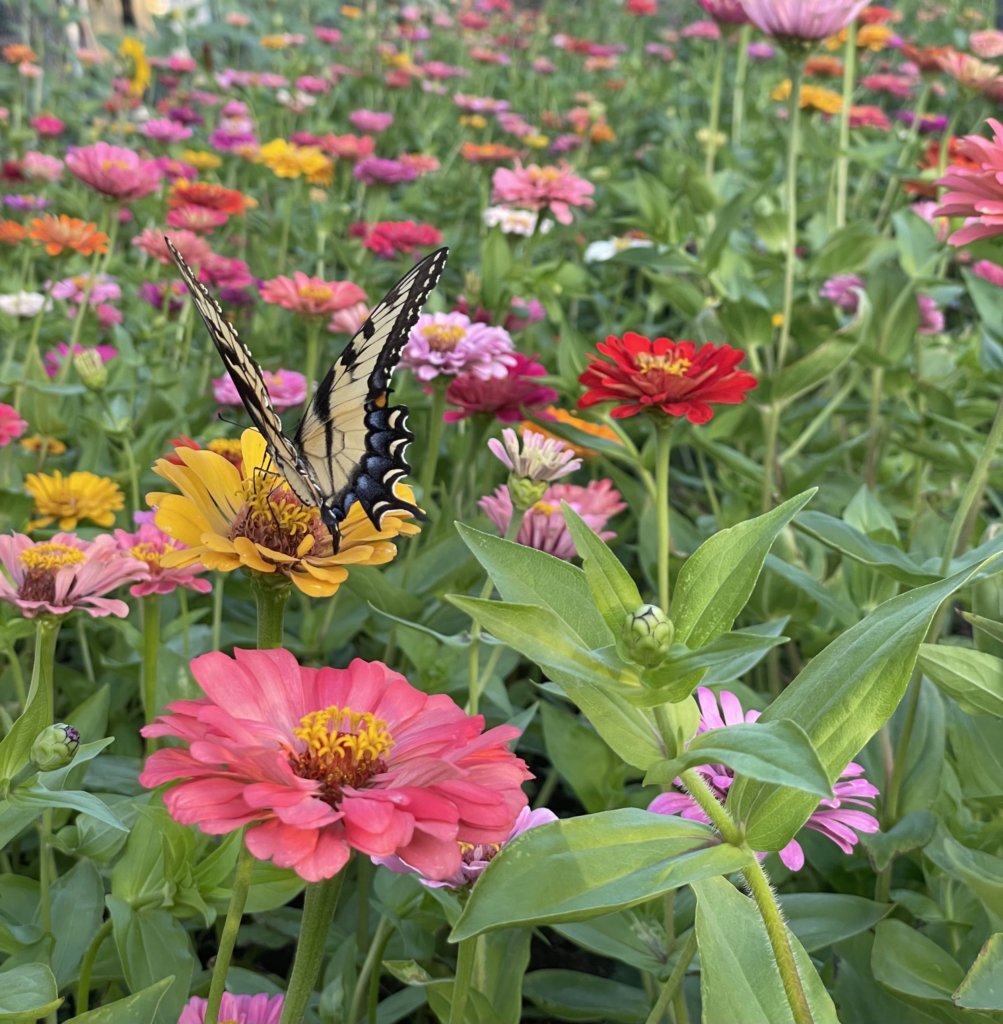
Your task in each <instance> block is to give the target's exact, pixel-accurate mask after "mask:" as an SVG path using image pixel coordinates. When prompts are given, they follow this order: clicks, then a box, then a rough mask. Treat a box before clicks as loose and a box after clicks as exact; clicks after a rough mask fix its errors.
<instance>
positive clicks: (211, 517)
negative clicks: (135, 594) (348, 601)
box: [146, 430, 419, 597]
mask: <svg viewBox="0 0 1003 1024" xmlns="http://www.w3.org/2000/svg"><path fill="white" fill-rule="evenodd" d="M176 454H177V456H178V458H179V459H180V460H181V465H175V464H172V463H171V462H169V461H168V460H167V459H158V460H157V463H156V465H154V467H153V471H154V472H155V473H156V474H157V475H158V476H161V477H163V478H164V479H165V480H168V481H170V482H171V483H172V484H174V485H175V487H177V488H178V490H179V491H181V494H164V493H160V492H156V493H153V494H148V495H147V496H146V501H147V504H149V505H151V506H155V507H156V508H157V517H156V523H157V526H159V527H160V528H161V529H162V530H163V531H164V532H165V533H167V534H169V535H170V536H171V537H173V538H174V539H175V540H179V541H181V543H182V544H187V545H188V548H187V549H185V550H181V551H174V552H171V554H169V555H164V557H163V559H162V560H161V564H162V565H163V566H165V567H166V568H178V567H184V566H188V565H193V564H195V563H196V562H199V561H200V562H201V563H202V564H203V565H204V566H205V567H206V568H207V569H219V570H220V571H221V572H232V571H233V570H234V569H239V568H241V567H247V568H249V569H255V570H256V571H258V572H263V573H276V572H278V573H281V574H282V575H284V576H288V577H289V578H290V579H291V580H292V582H293V583H295V584H296V586H297V587H298V588H299V589H300V590H301V591H303V593H305V594H308V595H309V596H311V597H330V596H331V595H332V594H333V593H335V591H336V590H337V589H338V587H339V586H341V584H342V583H343V582H344V581H345V579H346V578H347V577H348V569H347V568H346V567H347V566H351V565H382V564H384V563H385V562H389V561H391V560H392V559H393V557H394V555H395V554H396V553H397V549H396V547H395V545H394V544H392V543H391V541H392V539H393V538H394V537H396V536H397V535H398V534H403V535H404V536H411V535H413V534H415V533H418V532H419V528H418V526H417V525H415V524H414V523H409V522H406V521H405V516H404V514H403V513H399V512H391V513H389V514H388V515H386V516H385V517H384V519H383V529H382V530H380V531H377V530H376V529H374V528H373V525H372V523H370V521H369V518H368V517H367V516H366V514H365V512H364V511H363V510H362V506H361V505H360V504H359V503H358V502H356V503H355V504H354V505H352V507H351V508H350V509H349V512H348V515H347V516H346V518H345V520H344V522H343V523H342V524H341V546H340V548H339V550H338V551H337V553H335V552H334V551H333V545H332V541H331V534H330V533H329V532H328V529H327V527H326V526H324V525H323V523H322V522H321V520H320V513H319V512H318V511H317V509H315V508H308V507H307V506H305V505H303V504H302V503H301V502H300V501H299V500H298V499H297V498H296V496H295V495H294V494H293V493H292V491H290V490H289V487H288V485H286V484H285V483H284V482H281V483H279V482H278V481H277V480H276V474H275V472H274V470H273V469H272V467H271V460H270V459H269V457H268V454H267V452H266V450H265V439H264V438H263V437H262V436H261V435H260V434H259V433H258V432H257V431H256V430H245V431H244V433H243V435H242V436H241V454H242V460H241V468H240V469H238V468H237V467H236V466H234V464H233V463H232V462H231V461H230V460H229V459H227V458H225V457H224V456H223V455H218V454H216V453H215V452H213V451H199V450H196V449H193V448H188V447H179V448H177V449H176ZM277 484H278V486H276V485H277ZM399 493H400V496H401V497H403V498H405V499H406V500H407V501H412V502H413V501H414V497H413V495H412V494H411V491H410V489H409V488H407V487H404V486H403V485H400V486H399Z"/></svg>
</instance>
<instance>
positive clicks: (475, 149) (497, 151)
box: [460, 142, 519, 164]
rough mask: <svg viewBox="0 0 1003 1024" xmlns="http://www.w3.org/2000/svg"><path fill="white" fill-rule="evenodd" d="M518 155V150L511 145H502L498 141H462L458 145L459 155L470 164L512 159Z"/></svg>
mask: <svg viewBox="0 0 1003 1024" xmlns="http://www.w3.org/2000/svg"><path fill="white" fill-rule="evenodd" d="M518 155H519V150H517V149H513V148H512V147H511V146H503V145H502V144H501V143H500V142H485V143H477V142H464V143H463V145H462V146H460V156H462V157H463V159H464V160H469V161H470V162H471V163H472V164H493V163H500V162H501V161H502V160H512V159H514V158H515V157H517V156H518Z"/></svg>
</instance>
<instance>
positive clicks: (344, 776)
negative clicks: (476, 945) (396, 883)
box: [140, 650, 532, 882]
mask: <svg viewBox="0 0 1003 1024" xmlns="http://www.w3.org/2000/svg"><path fill="white" fill-rule="evenodd" d="M234 655H235V656H234V657H233V658H230V657H228V656H227V655H225V654H222V653H219V652H213V653H212V654H205V655H203V656H202V657H200V658H196V659H195V660H194V661H193V662H192V671H193V673H194V674H195V678H196V679H197V680H198V682H199V684H200V685H201V687H202V689H203V691H204V692H205V694H206V696H205V697H201V698H199V699H197V700H180V701H176V702H175V703H173V704H171V705H170V706H169V708H168V710H169V711H170V712H171V714H168V715H164V716H162V717H161V718H159V719H158V720H157V722H155V723H154V724H153V725H149V726H147V727H146V728H145V729H144V730H143V732H144V734H145V735H148V736H178V737H180V738H181V739H183V740H185V741H187V743H188V747H187V749H185V748H183V747H172V748H170V749H165V750H158V751H156V753H154V754H153V755H151V757H150V758H149V759H148V760H147V762H146V768H145V769H144V771H143V773H142V775H140V781H141V782H142V784H143V785H144V786H150V787H152V786H160V785H162V784H164V783H167V782H178V785H176V786H174V787H173V788H171V789H169V790H168V791H167V792H166V793H165V794H164V803H165V804H166V806H167V809H168V811H170V813H171V816H172V817H173V818H174V819H175V820H176V821H179V822H181V823H183V824H186V825H194V824H197V825H198V826H199V827H200V828H201V829H202V831H203V832H207V833H209V834H212V835H222V834H225V833H227V832H233V831H234V830H235V829H238V828H241V827H242V826H244V825H248V826H250V827H249V828H248V829H247V832H246V833H245V839H246V842H247V848H248V849H249V850H250V851H251V853H252V854H254V856H255V857H257V858H259V859H260V860H271V861H273V862H274V863H275V864H276V866H278V867H285V868H288V867H291V868H293V869H294V870H295V871H296V872H297V874H299V875H300V877H302V878H305V879H306V880H307V881H308V882H316V881H319V880H320V879H322V878H331V877H332V876H333V875H335V874H337V873H338V872H339V871H340V870H341V869H342V868H343V867H344V866H345V864H346V863H347V862H348V858H349V855H350V853H351V850H352V849H353V848H354V849H356V850H359V851H360V852H362V853H364V854H366V855H368V856H371V857H389V856H391V855H392V854H397V855H398V856H399V857H400V858H401V859H402V860H404V861H405V863H407V864H409V865H411V866H412V867H414V868H416V869H417V870H419V871H420V872H421V873H422V874H423V875H425V877H426V878H432V879H444V878H449V877H451V876H452V875H453V874H455V873H456V872H457V871H458V870H459V869H460V866H461V848H460V846H459V845H458V843H472V844H477V843H502V842H504V841H505V839H506V838H507V837H508V834H509V832H510V831H511V829H512V826H513V824H514V823H515V819H516V817H517V816H518V814H519V812H520V811H521V810H522V808H523V807H525V806H526V795H525V793H523V791H522V788H521V787H522V783H523V782H524V781H525V780H526V779H530V778H532V775H531V774H530V772H529V771H527V769H526V765H525V763H524V762H523V761H522V760H521V759H520V758H518V757H516V756H515V755H514V754H513V753H511V751H510V750H509V749H508V746H507V744H508V742H509V741H510V740H512V739H514V738H515V737H516V736H518V735H519V731H518V729H515V728H513V727H511V726H507V725H501V726H498V727H496V728H494V729H490V730H489V731H488V732H486V733H485V732H482V730H483V729H484V719H483V718H482V717H481V716H479V715H473V716H470V715H466V714H464V712H463V711H462V710H461V709H460V708H459V707H457V705H456V704H454V703H453V701H452V700H451V699H450V698H449V697H447V696H446V695H445V694H432V695H429V694H425V693H422V692H421V691H420V690H416V689H415V688H414V687H413V686H411V685H410V684H409V683H408V681H407V680H406V679H405V678H404V677H403V676H402V675H399V674H398V673H396V672H393V671H391V670H390V669H388V668H387V667H386V665H383V664H381V663H380V662H365V661H362V660H360V659H356V660H355V661H353V662H352V663H351V665H349V666H348V668H347V669H334V668H322V669H315V668H303V667H301V666H300V665H299V664H297V662H296V659H295V658H294V657H293V656H292V654H290V653H289V652H288V651H284V650H275V651H242V650H236V651H235V652H234Z"/></svg>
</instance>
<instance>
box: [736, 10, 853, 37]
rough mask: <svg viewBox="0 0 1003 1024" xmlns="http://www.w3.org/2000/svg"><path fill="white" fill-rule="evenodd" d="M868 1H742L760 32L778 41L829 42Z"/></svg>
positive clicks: (750, 18) (747, 13)
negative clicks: (823, 40) (816, 40)
mask: <svg viewBox="0 0 1003 1024" xmlns="http://www.w3.org/2000/svg"><path fill="white" fill-rule="evenodd" d="M867 4H868V0H742V7H743V8H745V13H746V15H747V16H748V18H749V21H751V22H752V24H753V25H755V26H756V28H758V29H759V31H760V32H763V33H765V34H766V35H768V36H775V37H776V38H777V39H804V40H813V39H825V38H826V36H832V35H835V34H836V33H837V32H839V31H840V30H842V29H844V28H846V26H847V25H849V24H850V22H851V21H853V19H854V18H856V16H857V15H858V14H859V13H860V12H861V11H862V10H863V9H864V8H865V7H866V6H867Z"/></svg>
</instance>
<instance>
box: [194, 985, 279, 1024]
mask: <svg viewBox="0 0 1003 1024" xmlns="http://www.w3.org/2000/svg"><path fill="white" fill-rule="evenodd" d="M284 1002H285V996H284V995H282V993H281V992H280V993H279V994H278V995H274V996H270V995H268V993H267V992H259V993H258V994H257V995H254V996H235V995H233V993H232V992H224V993H223V1001H222V1002H221V1003H220V1004H219V1016H218V1019H219V1020H224V1021H228V1022H232V1024H279V1021H280V1020H281V1018H282V1004H283V1003H284ZM208 1005H209V1001H208V1000H207V999H200V998H199V997H198V996H194V997H193V998H191V999H189V1000H188V1002H187V1003H185V1006H184V1009H183V1010H182V1011H181V1016H180V1017H178V1024H204V1022H205V1011H206V1009H207V1008H208Z"/></svg>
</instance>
